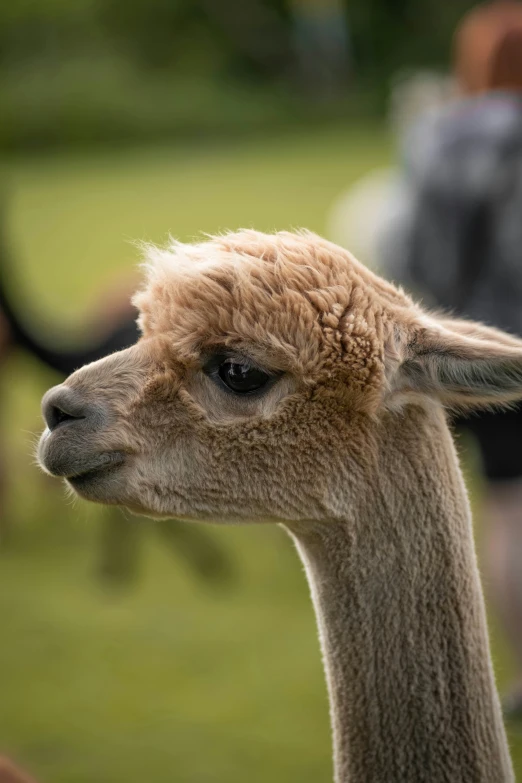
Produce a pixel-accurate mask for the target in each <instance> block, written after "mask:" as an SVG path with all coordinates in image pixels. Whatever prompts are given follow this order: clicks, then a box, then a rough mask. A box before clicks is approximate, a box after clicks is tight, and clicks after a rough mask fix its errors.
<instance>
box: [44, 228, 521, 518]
mask: <svg viewBox="0 0 522 783" xmlns="http://www.w3.org/2000/svg"><path fill="white" fill-rule="evenodd" d="M134 302H135V304H136V305H137V307H138V308H139V310H140V318H139V323H140V326H141V329H142V332H143V337H142V339H141V340H140V342H139V343H138V344H137V345H136V346H134V347H132V348H130V349H128V350H126V351H122V352H120V353H117V354H114V355H112V356H110V357H108V358H106V359H104V360H102V361H100V362H95V363H94V364H91V365H89V366H87V367H85V368H83V369H81V370H79V371H78V372H76V373H74V374H73V375H72V376H71V377H70V378H69V379H68V381H67V382H66V390H67V394H68V395H74V396H75V399H80V400H81V401H82V404H85V405H90V406H91V409H92V410H94V409H96V410H97V411H98V413H99V416H98V419H97V421H100V420H101V419H100V417H101V418H103V419H104V426H103V427H101V426H98V425H97V426H96V427H95V428H93V429H92V430H89V429H88V428H86V427H84V428H83V429H81V430H80V428H73V427H67V428H63V427H61V428H58V429H57V430H56V431H54V432H53V433H51V434H50V435H49V434H48V433H47V434H45V435H44V438H43V440H42V443H41V446H40V457H41V461H42V463H43V465H44V466H45V467H46V468H47V469H48V470H49V471H50V472H52V473H55V474H59V475H64V476H65V477H67V478H69V479H70V482H71V484H72V486H73V487H74V489H75V490H76V491H77V492H78V493H79V494H81V495H84V496H85V497H87V498H90V499H92V500H97V501H101V502H105V503H118V504H123V505H127V506H129V507H130V508H134V509H136V510H139V511H142V512H145V513H147V512H148V513H151V514H156V515H158V514H159V515H169V516H180V517H188V518H213V519H215V518H218V519H244V520H248V519H273V520H283V521H284V520H296V519H309V518H324V517H325V516H326V517H330V516H332V515H334V516H335V514H336V513H337V511H339V509H336V504H337V501H336V500H335V498H336V496H337V495H338V491H337V489H336V486H337V483H338V481H339V476H340V471H341V470H342V472H343V473H344V469H345V466H346V464H347V462H348V463H349V464H350V466H351V471H350V475H352V476H353V477H354V479H353V480H354V481H355V477H359V479H360V480H361V481H362V480H363V474H364V476H366V474H367V473H370V474H371V471H372V470H373V467H374V456H375V455H374V453H373V450H374V449H375V448H378V445H377V444H378V443H379V442H380V441H381V439H382V437H383V432H384V431H385V428H384V427H383V424H384V423H385V419H386V416H388V415H389V414H390V411H392V412H394V415H396V416H404V415H406V414H405V412H404V411H405V407H407V406H408V405H411V404H415V405H417V406H418V405H421V406H422V405H425V404H426V402H427V401H429V400H431V401H433V400H434V399H436V398H439V399H442V400H443V401H444V402H447V403H449V404H453V405H460V406H462V405H468V404H472V405H473V404H488V403H491V402H495V401H501V400H509V399H511V398H515V397H517V396H518V394H519V389H520V384H521V381H522V367H521V364H520V357H521V355H522V354H521V349H520V343H518V342H517V341H516V340H515V339H514V338H513V339H511V338H508V337H503V338H502V337H501V336H500V337H499V333H497V332H495V331H494V330H491V329H486V328H485V327H481V326H479V325H469V324H466V323H465V322H452V321H451V320H448V319H446V320H440V319H439V320H437V319H436V318H434V317H432V316H428V315H426V314H425V313H424V312H423V311H422V310H421V309H420V308H419V307H418V306H417V305H415V304H414V303H413V302H412V300H411V299H410V298H409V297H408V296H407V295H406V294H404V293H403V292H402V291H400V290H398V289H396V288H395V287H394V286H392V285H391V284H389V283H387V282H385V281H384V280H382V279H380V278H379V277H377V276H376V275H374V274H373V273H371V272H370V271H368V270H367V269H366V268H365V267H363V266H362V265H361V264H359V263H358V262H357V261H356V260H355V259H354V258H353V257H352V256H351V255H350V254H349V253H348V252H346V251H345V250H343V249H341V248H339V247H337V246H335V245H332V244H331V243H329V242H327V241H325V240H323V239H321V238H320V237H318V236H316V235H314V234H311V233H308V232H302V233H297V234H294V233H287V232H282V233H278V234H274V235H266V234H261V233H258V232H255V231H240V232H238V233H235V234H227V235H225V236H222V237H214V238H211V239H209V240H208V241H206V242H202V243H200V244H196V245H182V244H179V243H172V244H171V245H170V247H168V248H167V249H164V250H158V249H155V248H149V249H148V264H147V282H146V286H145V288H144V289H143V290H142V291H141V292H140V293H138V294H137V295H136V296H135V299H134ZM223 353H227V354H230V355H232V356H234V357H238V360H241V359H242V358H243V359H244V358H245V357H246V358H247V359H248V360H249V361H250V362H251V363H253V364H255V365H256V366H259V367H260V368H262V369H263V370H265V371H266V372H267V373H269V374H271V375H272V376H273V383H271V384H269V385H268V386H267V388H266V389H265V390H263V392H262V393H259V394H253V395H243V396H238V395H234V394H233V393H231V392H230V391H229V390H227V389H225V388H224V387H223V386H222V385H220V384H219V383H216V382H215V378H212V377H210V376H209V374H207V373H205V372H204V366H205V363H206V362H208V360H209V358H211V357H212V356H213V355H215V354H223ZM102 411H103V415H102ZM372 444H373V445H372ZM116 452H117V453H118V454H119V455H124V459H123V460H122V463H123V464H121V465H120V466H119V467H118V469H117V470H116V469H115V468H114V466H113V464H112V462H111V460H110V459H108V460H107V462H106V463H104V464H106V465H107V466H108V467H110V468H111V470H107V471H106V472H105V473H100V472H99V471H98V474H97V475H95V476H89V480H87V479H86V477H85V476H83V474H85V473H87V472H88V470H89V466H90V464H91V461H92V460H91V458H92V455H93V454H95V453H96V454H100V453H103V454H104V455H106V454H109V455H111V454H113V453H116ZM80 474H82V475H80ZM369 479H370V477H369V476H366V478H365V479H364V483H367V481H368V480H369ZM345 489H346V490H347V491H348V497H349V495H350V491H349V487H348V488H345Z"/></svg>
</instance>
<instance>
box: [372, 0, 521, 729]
mask: <svg viewBox="0 0 522 783" xmlns="http://www.w3.org/2000/svg"><path fill="white" fill-rule="evenodd" d="M454 71H455V77H456V83H457V88H458V93H459V94H458V96H457V97H456V98H455V99H453V100H452V101H450V102H448V103H447V104H446V105H445V106H442V107H439V108H438V110H435V111H430V112H429V113H427V114H425V115H424V116H423V117H422V118H421V119H420V120H418V121H417V122H416V123H415V124H414V126H413V127H412V128H411V130H410V131H409V132H408V133H407V134H406V144H405V145H404V155H403V167H404V171H403V175H402V181H401V182H400V185H399V187H398V189H397V191H396V195H397V202H396V204H395V206H394V208H393V209H390V212H389V215H388V220H387V221H384V222H385V225H384V226H382V228H381V232H380V241H379V248H380V252H379V256H380V258H379V261H380V262H381V268H384V270H385V272H386V274H387V275H388V276H389V277H391V278H392V279H394V280H395V281H397V282H401V283H403V284H404V285H406V286H407V287H408V288H410V289H411V290H413V291H415V292H416V293H418V294H421V295H422V296H423V297H424V299H425V301H426V303H428V304H431V305H433V306H434V307H439V308H443V309H445V310H449V311H451V312H453V313H460V314H462V315H463V316H469V317H470V318H472V319H475V320H479V321H483V322H485V323H487V324H489V325H493V326H498V327H500V328H502V329H504V330H506V331H508V332H511V333H513V334H516V335H518V336H520V335H522V3H520V2H517V0H493V2H490V3H487V4H484V5H481V6H478V7H477V8H475V9H473V10H472V11H471V12H470V13H469V14H468V15H467V16H466V17H465V18H464V20H463V21H462V23H461V25H460V26H459V28H458V30H457V32H456V35H455V39H454ZM462 330H463V331H466V330H467V331H468V332H471V331H472V330H471V329H470V327H468V326H467V324H466V322H465V321H463V322H462ZM455 424H456V426H457V427H458V428H459V429H460V428H462V429H465V430H467V431H469V432H470V433H472V435H473V436H474V438H475V440H476V442H477V444H478V446H479V450H480V454H481V458H482V466H483V470H484V474H485V478H486V482H485V490H484V506H483V509H484V516H485V520H486V530H485V538H486V544H487V546H486V547H485V552H484V556H485V566H486V569H487V576H488V580H489V586H490V590H491V594H492V596H491V597H492V599H493V601H494V602H495V604H496V606H497V608H498V610H499V613H500V615H501V617H502V619H503V621H504V625H505V628H506V631H507V633H508V635H509V638H510V640H511V643H512V646H513V650H514V652H515V655H516V660H517V667H518V676H517V681H516V682H515V683H514V685H513V687H512V689H511V691H510V693H509V694H508V696H507V697H506V699H505V701H504V709H505V712H506V715H507V716H510V717H517V718H522V408H521V407H516V408H513V409H511V410H508V411H501V412H495V411H491V412H486V413H481V414H479V415H476V416H473V417H469V418H464V417H459V418H458V419H456V421H455Z"/></svg>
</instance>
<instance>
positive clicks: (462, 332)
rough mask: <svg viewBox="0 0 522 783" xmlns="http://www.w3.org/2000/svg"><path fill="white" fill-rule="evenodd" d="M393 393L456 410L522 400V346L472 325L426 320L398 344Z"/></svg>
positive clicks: (418, 324)
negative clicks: (427, 399) (429, 397)
mask: <svg viewBox="0 0 522 783" xmlns="http://www.w3.org/2000/svg"><path fill="white" fill-rule="evenodd" d="M394 353H395V356H396V357H397V360H396V367H397V365H398V367H397V370H396V373H395V377H394V380H393V382H392V388H394V389H395V390H401V391H403V392H421V393H424V394H430V395H433V396H436V397H437V398H438V399H439V400H441V402H443V403H444V404H445V405H447V406H448V407H451V408H454V409H461V410H465V409H469V408H480V407H482V408H486V407H489V406H495V405H506V404H509V403H510V402H514V401H516V400H522V340H519V339H517V338H516V337H512V336H510V335H508V334H505V333H504V332H501V331H499V330H498V329H493V328H490V327H487V326H483V325H482V324H479V323H474V322H473V321H464V320H459V319H453V318H447V317H439V318H438V317H435V316H427V315H426V316H423V317H422V320H421V321H419V322H417V323H416V324H414V325H413V326H410V327H409V328H408V330H407V333H406V332H405V333H403V334H402V335H401V338H399V345H396V349H395V352H394Z"/></svg>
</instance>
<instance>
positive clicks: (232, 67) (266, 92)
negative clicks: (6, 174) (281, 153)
mask: <svg viewBox="0 0 522 783" xmlns="http://www.w3.org/2000/svg"><path fill="white" fill-rule="evenodd" d="M323 3H324V4H328V3H327V0H323ZM471 5H472V3H470V2H469V0H346V6H345V9H346V26H347V29H348V34H349V40H350V46H351V50H352V63H351V74H350V77H351V78H350V79H349V80H348V79H347V82H346V84H347V86H348V85H349V89H346V90H344V91H339V94H338V95H337V96H336V99H337V100H336V101H333V103H334V104H336V105H335V106H333V107H332V105H331V104H332V101H329V104H330V105H329V106H327V107H325V104H326V101H321V100H317V98H318V95H317V94H315V95H311V94H310V93H307V91H306V89H303V84H302V83H299V81H298V79H296V54H295V33H296V13H299V8H301V7H302V8H304V7H306V8H307V9H308V10H309V9H310V7H311V6H315V8H316V9H317V8H319V7H320V6H321V0H315V2H314V0H292V2H290V0H17V1H16V2H7V3H0V112H1V114H2V117H3V121H2V123H1V127H0V147H4V148H13V147H27V146H35V145H39V146H45V145H49V144H69V143H91V142H95V141H102V140H105V141H106V140H118V141H122V140H125V139H126V138H128V139H133V138H140V137H145V136H158V135H169V134H170V135H172V134H176V133H177V134H180V133H184V134H185V135H187V134H190V135H193V134H194V133H199V134H201V133H203V132H206V133H219V132H226V133H228V132H230V131H231V130H233V129H237V128H243V129H245V130H248V129H249V128H256V127H258V128H259V127H266V126H267V125H270V124H272V123H274V122H277V121H279V122H281V121H283V122H287V121H290V120H292V119H293V120H295V119H296V117H297V118H300V119H302V118H303V116H304V115H308V116H310V115H314V113H315V114H316V115H318V116H319V115H320V116H325V115H326V116H327V115H328V114H329V113H331V111H332V110H333V111H334V112H335V111H345V110H346V107H347V106H348V105H349V104H350V103H351V104H353V102H354V101H356V102H357V100H358V99H360V98H361V95H362V96H365V100H364V101H363V103H362V104H361V101H360V100H359V103H357V109H358V111H364V110H365V109H367V108H368V107H369V106H371V107H373V108H375V105H376V102H375V101H373V102H372V100H371V99H370V98H369V96H371V95H372V94H374V95H377V96H381V97H382V94H383V93H384V90H385V88H386V85H387V83H388V80H389V77H390V76H391V74H392V73H393V72H394V71H395V70H397V69H399V68H403V67H414V66H436V67H437V66H438V67H441V66H442V67H443V66H445V65H446V64H447V61H448V54H449V48H450V42H451V36H452V32H453V29H454V27H455V24H456V22H457V20H458V19H459V17H460V16H461V15H462V14H463V13H464V12H465V10H466V9H467V8H469V7H470V6H471ZM296 9H297V10H296ZM341 23H342V19H341ZM347 76H348V74H347ZM319 97H320V96H319ZM330 97H331V96H330ZM377 103H379V101H377ZM380 105H381V106H382V101H381V103H380ZM303 113H304V115H303Z"/></svg>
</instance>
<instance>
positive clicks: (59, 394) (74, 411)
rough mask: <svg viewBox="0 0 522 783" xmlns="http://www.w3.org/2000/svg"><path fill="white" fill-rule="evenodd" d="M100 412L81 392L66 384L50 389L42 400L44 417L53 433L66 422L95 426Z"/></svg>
mask: <svg viewBox="0 0 522 783" xmlns="http://www.w3.org/2000/svg"><path fill="white" fill-rule="evenodd" d="M98 412H99V411H98V408H97V407H95V406H93V405H91V404H90V403H88V402H86V400H84V399H83V398H82V396H81V394H80V393H79V392H77V391H76V390H74V389H70V388H69V387H68V386H65V385H64V384H61V385H60V386H54V387H53V388H52V389H49V391H48V392H47V394H45V395H44V398H43V400H42V413H43V417H44V419H45V423H46V424H47V426H48V427H49V429H50V431H51V432H52V431H53V430H55V429H56V428H57V427H59V426H60V424H64V423H65V422H79V421H84V422H85V424H87V425H88V424H93V423H94V420H95V419H97V418H98V416H97V414H98Z"/></svg>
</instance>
